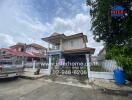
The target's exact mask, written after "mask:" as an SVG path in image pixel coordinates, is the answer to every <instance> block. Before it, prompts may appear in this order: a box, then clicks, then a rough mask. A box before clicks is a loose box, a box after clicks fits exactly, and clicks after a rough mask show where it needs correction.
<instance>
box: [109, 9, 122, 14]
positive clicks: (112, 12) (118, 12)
mask: <svg viewBox="0 0 132 100" xmlns="http://www.w3.org/2000/svg"><path fill="white" fill-rule="evenodd" d="M111 14H124V11H123V10H112V11H111Z"/></svg>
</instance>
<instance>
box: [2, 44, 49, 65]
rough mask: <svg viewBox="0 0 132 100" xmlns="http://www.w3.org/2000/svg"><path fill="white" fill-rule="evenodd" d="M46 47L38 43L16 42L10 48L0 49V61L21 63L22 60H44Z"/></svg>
mask: <svg viewBox="0 0 132 100" xmlns="http://www.w3.org/2000/svg"><path fill="white" fill-rule="evenodd" d="M46 54H47V49H46V48H45V47H43V46H41V45H38V44H35V43H33V44H29V45H27V44H24V43H17V44H16V45H13V46H11V47H10V48H1V49H0V63H4V62H13V63H22V61H33V60H36V61H40V60H41V61H45V60H46Z"/></svg>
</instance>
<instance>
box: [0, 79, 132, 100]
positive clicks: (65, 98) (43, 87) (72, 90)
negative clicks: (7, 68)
mask: <svg viewBox="0 0 132 100" xmlns="http://www.w3.org/2000/svg"><path fill="white" fill-rule="evenodd" d="M0 100H131V99H130V98H127V97H121V96H115V95H106V94H102V93H100V92H98V91H95V90H92V89H88V88H82V87H75V86H68V85H62V84H58V83H53V82H45V81H44V80H43V79H39V80H25V79H18V80H8V81H1V80H0Z"/></svg>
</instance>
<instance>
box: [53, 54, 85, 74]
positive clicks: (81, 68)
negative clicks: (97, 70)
mask: <svg viewBox="0 0 132 100" xmlns="http://www.w3.org/2000/svg"><path fill="white" fill-rule="evenodd" d="M64 58H65V63H64V65H59V64H58V63H55V64H53V69H52V74H57V75H75V76H82V75H87V64H86V57H85V55H64Z"/></svg>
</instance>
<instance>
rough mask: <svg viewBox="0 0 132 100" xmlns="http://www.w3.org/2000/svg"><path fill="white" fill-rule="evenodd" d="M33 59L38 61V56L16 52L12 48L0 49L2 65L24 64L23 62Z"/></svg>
mask: <svg viewBox="0 0 132 100" xmlns="http://www.w3.org/2000/svg"><path fill="white" fill-rule="evenodd" d="M31 59H37V58H36V56H34V55H30V54H28V53H26V52H20V51H16V50H13V49H10V48H8V49H7V48H1V49H0V64H6V63H7V64H9V63H14V64H18V63H19V64H22V61H27V60H31Z"/></svg>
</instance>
